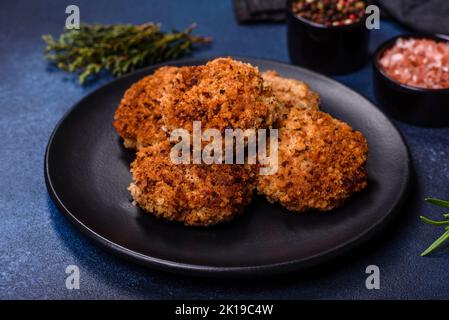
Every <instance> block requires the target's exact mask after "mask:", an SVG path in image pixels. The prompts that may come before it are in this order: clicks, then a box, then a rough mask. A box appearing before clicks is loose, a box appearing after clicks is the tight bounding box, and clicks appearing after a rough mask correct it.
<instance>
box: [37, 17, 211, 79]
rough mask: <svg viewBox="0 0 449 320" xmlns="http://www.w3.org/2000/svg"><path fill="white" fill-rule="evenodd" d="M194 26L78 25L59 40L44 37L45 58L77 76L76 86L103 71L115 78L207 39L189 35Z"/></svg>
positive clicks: (177, 53) (175, 56) (173, 55)
mask: <svg viewBox="0 0 449 320" xmlns="http://www.w3.org/2000/svg"><path fill="white" fill-rule="evenodd" d="M194 27H195V25H192V26H190V27H189V28H187V29H185V30H184V31H180V32H179V31H172V32H163V31H161V30H160V25H159V24H155V23H152V22H150V23H145V24H141V25H131V24H112V25H102V24H82V25H81V26H80V29H79V30H75V29H72V30H65V31H64V32H63V33H62V34H61V35H60V36H59V39H54V38H53V37H52V36H51V35H44V36H42V39H43V40H44V41H45V43H46V44H47V47H46V48H45V57H46V59H47V60H49V61H51V62H53V63H54V64H55V65H56V66H57V67H58V68H60V69H61V70H64V71H68V72H73V73H76V74H78V76H79V82H80V83H84V82H86V81H87V80H88V79H94V78H95V77H96V76H98V75H99V74H100V73H102V72H103V71H107V72H109V73H110V74H113V75H115V76H120V75H122V74H125V73H128V72H131V71H134V70H136V69H138V68H141V67H144V66H147V65H150V64H153V63H158V62H163V61H166V60H171V59H175V58H178V57H180V56H182V55H185V54H187V53H189V52H191V51H192V49H194V45H195V44H204V43H208V42H211V39H210V38H207V37H200V36H194V35H192V31H193V28H194Z"/></svg>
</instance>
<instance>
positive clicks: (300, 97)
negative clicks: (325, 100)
mask: <svg viewBox="0 0 449 320" xmlns="http://www.w3.org/2000/svg"><path fill="white" fill-rule="evenodd" d="M262 77H263V80H264V81H265V83H266V84H268V85H269V86H271V88H272V89H273V94H274V96H275V97H276V99H277V100H278V101H279V102H280V106H279V109H278V112H277V118H278V125H281V123H279V122H282V121H283V120H285V118H287V116H288V113H289V112H290V110H291V109H292V108H300V109H315V110H318V109H319V106H320V97H319V95H318V94H317V93H316V92H314V91H312V90H311V89H310V87H309V86H308V85H307V84H306V83H304V82H302V81H299V80H296V79H290V78H283V77H281V76H279V74H278V73H277V72H276V71H273V70H268V71H265V72H263V73H262Z"/></svg>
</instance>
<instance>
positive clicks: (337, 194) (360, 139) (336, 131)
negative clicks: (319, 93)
mask: <svg viewBox="0 0 449 320" xmlns="http://www.w3.org/2000/svg"><path fill="white" fill-rule="evenodd" d="M367 152H368V146H367V142H366V139H365V137H364V136H363V134H362V133H360V132H358V131H354V130H353V129H352V128H351V127H350V126H349V125H347V124H346V123H344V122H342V121H339V120H337V119H334V118H332V117H331V116H330V115H328V114H326V113H324V112H321V111H318V110H315V109H308V110H301V109H296V108H295V109H292V110H291V112H290V114H289V116H288V118H287V119H286V121H285V127H284V128H281V129H280V130H279V149H278V156H279V167H278V171H277V173H275V174H273V175H265V176H263V175H261V176H259V179H258V191H259V193H262V194H264V195H265V196H266V197H267V198H268V200H269V201H270V202H275V201H278V202H280V203H281V205H283V206H284V207H286V208H287V209H289V210H292V211H298V212H302V211H306V210H309V209H315V210H319V211H327V210H331V209H334V208H336V207H338V206H340V205H341V204H342V203H343V202H344V200H345V199H347V198H348V197H349V196H350V195H351V194H352V193H354V192H358V191H361V190H362V189H364V188H365V187H366V185H367V173H366V171H365V162H366V159H367Z"/></svg>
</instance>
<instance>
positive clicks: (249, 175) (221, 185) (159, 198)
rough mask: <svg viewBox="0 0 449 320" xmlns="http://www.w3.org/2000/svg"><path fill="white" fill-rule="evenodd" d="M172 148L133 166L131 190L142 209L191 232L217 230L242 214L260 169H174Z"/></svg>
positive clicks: (150, 153) (151, 152) (155, 150)
mask: <svg viewBox="0 0 449 320" xmlns="http://www.w3.org/2000/svg"><path fill="white" fill-rule="evenodd" d="M170 148H171V146H170V143H169V142H162V143H160V144H157V145H153V146H151V147H146V148H143V149H141V150H140V151H139V152H138V153H137V157H136V160H135V161H134V162H133V163H132V164H131V173H132V176H133V182H132V183H131V185H130V187H129V190H130V192H131V195H132V197H133V199H134V200H135V201H136V202H137V203H138V204H139V206H140V207H141V208H143V209H144V210H146V211H148V212H151V213H153V214H154V215H155V216H157V217H159V218H163V219H166V220H171V221H178V222H182V223H184V224H185V225H187V226H210V225H215V224H218V223H222V222H226V221H229V220H231V219H232V218H234V217H235V216H237V215H239V214H240V213H242V212H243V208H244V207H245V206H246V205H247V204H248V203H249V202H250V201H251V198H252V195H253V191H254V189H255V186H256V179H257V177H256V171H255V168H253V167H249V166H244V165H226V164H211V165H205V164H202V165H195V164H174V163H173V162H172V161H171V159H170V156H169V153H170Z"/></svg>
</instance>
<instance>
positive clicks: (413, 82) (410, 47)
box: [379, 38, 449, 89]
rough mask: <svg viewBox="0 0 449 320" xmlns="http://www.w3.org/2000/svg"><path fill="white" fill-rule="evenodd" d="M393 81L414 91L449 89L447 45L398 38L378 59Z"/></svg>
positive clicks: (448, 47)
mask: <svg viewBox="0 0 449 320" xmlns="http://www.w3.org/2000/svg"><path fill="white" fill-rule="evenodd" d="M379 62H380V65H381V67H382V69H383V70H384V72H385V73H386V74H387V75H388V76H389V77H390V78H392V79H394V80H396V81H398V82H400V83H403V84H406V85H409V86H413V87H419V88H426V89H447V88H449V43H447V42H444V41H443V42H437V41H434V40H430V39H413V38H408V39H405V38H400V39H398V40H397V41H396V43H395V45H394V46H393V47H392V48H390V49H388V50H387V51H385V53H384V55H383V56H382V58H381V59H380V61H379Z"/></svg>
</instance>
